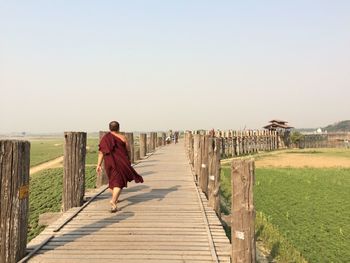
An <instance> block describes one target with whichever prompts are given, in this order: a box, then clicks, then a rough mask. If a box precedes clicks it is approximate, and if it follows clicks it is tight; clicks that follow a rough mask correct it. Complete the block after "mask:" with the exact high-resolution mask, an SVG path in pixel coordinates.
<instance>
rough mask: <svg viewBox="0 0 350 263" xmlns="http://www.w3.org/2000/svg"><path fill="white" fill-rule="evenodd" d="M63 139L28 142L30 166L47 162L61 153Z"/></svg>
mask: <svg viewBox="0 0 350 263" xmlns="http://www.w3.org/2000/svg"><path fill="white" fill-rule="evenodd" d="M63 143H64V141H63V139H43V140H33V141H31V142H30V166H31V167H32V166H36V165H38V164H41V163H44V162H47V161H49V160H52V159H55V158H57V157H60V156H62V155H63Z"/></svg>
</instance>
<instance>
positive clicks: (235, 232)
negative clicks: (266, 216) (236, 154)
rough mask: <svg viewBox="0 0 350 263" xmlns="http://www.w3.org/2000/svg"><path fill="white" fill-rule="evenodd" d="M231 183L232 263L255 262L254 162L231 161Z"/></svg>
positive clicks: (251, 160)
mask: <svg viewBox="0 0 350 263" xmlns="http://www.w3.org/2000/svg"><path fill="white" fill-rule="evenodd" d="M231 182H232V208H231V211H232V220H231V222H232V223H231V238H232V262H234V263H236V262H237V263H238V262H255V257H256V254H255V253H256V251H255V227H254V224H255V209H254V203H253V185H254V160H253V159H235V160H233V161H232V166H231Z"/></svg>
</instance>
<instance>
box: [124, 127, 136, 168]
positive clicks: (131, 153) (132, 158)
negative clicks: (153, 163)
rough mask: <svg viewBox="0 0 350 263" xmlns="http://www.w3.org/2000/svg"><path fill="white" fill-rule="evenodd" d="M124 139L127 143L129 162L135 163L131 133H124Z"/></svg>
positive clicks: (132, 135)
mask: <svg viewBox="0 0 350 263" xmlns="http://www.w3.org/2000/svg"><path fill="white" fill-rule="evenodd" d="M125 136H126V139H127V140H128V143H129V150H128V152H129V157H130V162H131V163H135V156H134V154H135V148H134V134H133V133H132V132H126V133H125Z"/></svg>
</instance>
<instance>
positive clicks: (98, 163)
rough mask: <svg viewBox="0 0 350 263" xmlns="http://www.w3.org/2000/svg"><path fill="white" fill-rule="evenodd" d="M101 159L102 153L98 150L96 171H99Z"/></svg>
mask: <svg viewBox="0 0 350 263" xmlns="http://www.w3.org/2000/svg"><path fill="white" fill-rule="evenodd" d="M102 161H103V153H102V152H100V151H99V152H98V159H97V167H96V171H97V173H100V172H101V169H102V168H101V165H102Z"/></svg>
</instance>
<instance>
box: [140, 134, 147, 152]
mask: <svg viewBox="0 0 350 263" xmlns="http://www.w3.org/2000/svg"><path fill="white" fill-rule="evenodd" d="M139 144H140V157H141V158H144V157H145V156H146V154H147V134H146V133H140V137H139Z"/></svg>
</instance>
